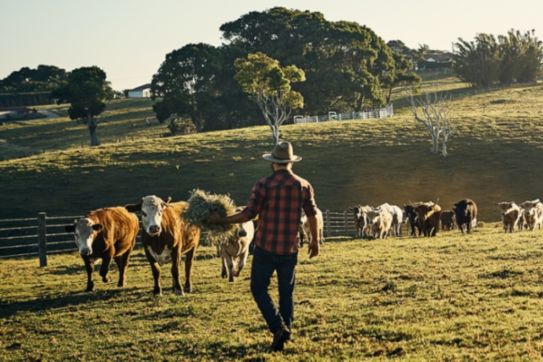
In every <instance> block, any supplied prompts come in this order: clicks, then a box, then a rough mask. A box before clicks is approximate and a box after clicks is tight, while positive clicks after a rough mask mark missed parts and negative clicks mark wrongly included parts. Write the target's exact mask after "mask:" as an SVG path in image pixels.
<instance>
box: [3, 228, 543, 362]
mask: <svg viewBox="0 0 543 362" xmlns="http://www.w3.org/2000/svg"><path fill="white" fill-rule="evenodd" d="M541 236H543V232H542V231H537V232H522V233H515V234H512V235H510V234H507V235H506V234H504V233H503V232H502V231H501V229H500V228H497V227H494V225H492V226H491V227H490V226H488V227H483V228H479V229H478V230H477V231H476V232H475V233H474V234H473V235H470V236H463V235H461V234H460V233H459V232H458V231H454V232H449V233H442V234H440V235H438V237H437V238H433V239H430V240H429V239H424V238H419V239H405V238H404V239H387V240H374V241H368V240H353V241H343V242H333V241H330V242H328V243H326V244H325V246H324V247H323V249H322V254H321V255H320V256H319V257H318V258H316V259H311V260H309V259H308V258H307V256H306V253H305V250H304V251H303V252H302V253H300V256H299V265H298V266H297V271H296V283H297V286H296V292H295V303H296V304H295V308H296V309H295V316H296V317H295V318H296V319H295V322H294V336H293V339H294V341H293V342H292V343H288V344H287V346H286V349H285V351H284V353H283V354H272V353H269V352H268V349H267V347H268V345H269V343H270V341H271V339H270V336H269V334H268V333H267V332H266V331H265V327H264V321H263V320H262V318H261V317H260V315H259V314H258V311H257V308H256V305H255V303H254V301H253V300H252V297H251V294H250V290H249V281H248V277H249V273H248V271H249V269H245V270H243V271H242V274H241V277H240V278H239V279H238V280H237V281H236V282H235V283H233V284H229V283H228V282H226V281H225V280H224V279H221V278H220V259H218V258H212V256H213V255H214V252H215V251H214V248H212V247H205V248H200V250H198V252H197V254H196V255H197V256H196V258H197V260H196V261H195V263H194V268H193V279H192V280H193V286H194V293H192V294H190V295H186V296H184V297H179V296H176V295H173V293H172V292H171V289H170V288H168V286H169V285H171V284H170V280H171V279H170V278H171V276H170V273H169V267H167V266H165V267H164V268H163V269H162V270H163V273H162V278H161V279H162V283H163V285H164V295H163V296H162V297H161V298H153V296H152V292H151V290H152V276H151V271H150V268H149V265H148V262H147V260H145V256H144V255H143V251H142V250H141V249H139V250H136V252H135V253H134V256H133V257H132V259H131V263H130V267H129V269H128V274H127V281H128V286H127V287H126V288H125V289H119V288H117V287H116V286H115V284H116V278H117V277H118V274H117V270H116V268H115V266H114V265H113V266H112V272H111V274H110V275H111V277H112V278H113V279H112V280H113V281H112V282H110V283H109V284H103V283H102V282H101V281H100V280H99V277H98V273H97V272H95V280H96V289H97V290H96V291H95V292H93V293H85V292H83V290H84V288H85V282H86V276H85V272H84V267H83V264H82V261H81V258H80V257H79V256H78V255H77V254H76V253H70V254H64V255H57V256H53V257H51V258H50V260H49V266H48V267H47V268H37V265H38V264H37V260H36V258H32V259H20V260H2V261H1V262H0V263H1V265H2V268H0V278H1V279H2V283H1V284H0V318H1V321H2V322H1V323H0V335H1V336H2V338H0V350H2V354H0V360H6V361H7V360H10V361H11V360H47V361H49V360H51V361H56V360H94V359H96V356H108V357H107V358H108V359H111V360H123V361H124V360H131V361H132V360H165V361H170V360H171V361H178V360H189V359H190V360H205V361H217V360H247V361H255V360H266V361H282V360H284V358H286V359H288V360H289V361H296V360H298V361H307V360H312V361H313V360H315V361H320V360H322V361H330V360H361V359H369V358H377V359H383V358H386V357H402V358H403V359H406V360H410V361H424V360H426V361H457V360H469V361H472V360H507V361H511V360H538V359H540V358H541V353H542V352H543V334H542V330H543V317H542V314H541V310H542V308H543V287H542V285H541V281H542V278H543V269H542V267H541V256H542V248H543V238H542V237H541ZM250 262H251V257H250V258H249V263H250ZM113 264H114V263H113ZM275 283H276V280H275V278H273V279H272V286H271V288H270V291H271V294H272V295H273V297H274V298H276V295H277V293H276V290H277V286H276V284H275ZM241 311H243V312H241ZM240 312H241V313H240Z"/></svg>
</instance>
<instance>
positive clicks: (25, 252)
mask: <svg viewBox="0 0 543 362" xmlns="http://www.w3.org/2000/svg"><path fill="white" fill-rule="evenodd" d="M323 216H324V236H325V237H331V236H352V237H354V236H355V235H356V231H355V223H354V218H353V215H352V213H351V212H350V211H330V210H326V211H324V213H323ZM79 217H81V216H47V214H46V213H45V212H40V213H39V214H38V215H37V217H35V218H20V219H0V259H3V258H12V257H28V256H37V257H38V258H39V261H40V266H41V267H45V266H47V255H51V254H59V253H65V252H73V251H76V250H77V247H76V246H75V243H74V240H73V236H72V235H73V234H72V233H67V232H63V231H60V230H59V228H61V227H64V226H67V225H71V224H72V223H73V220H74V219H77V218H79ZM48 221H51V222H52V223H51V224H49V223H48ZM63 221H64V222H63ZM4 226H5V227H4ZM28 232H31V233H30V234H28ZM138 240H139V236H138Z"/></svg>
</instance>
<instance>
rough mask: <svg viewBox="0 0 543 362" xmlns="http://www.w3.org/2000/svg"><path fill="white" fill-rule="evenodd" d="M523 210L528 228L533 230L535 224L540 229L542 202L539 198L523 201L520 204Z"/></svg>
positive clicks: (542, 223)
mask: <svg viewBox="0 0 543 362" xmlns="http://www.w3.org/2000/svg"><path fill="white" fill-rule="evenodd" d="M520 206H521V207H522V209H523V210H524V213H523V214H524V219H525V223H526V226H527V228H528V229H530V230H533V229H534V228H535V227H536V226H537V228H538V229H539V230H541V226H542V225H543V203H541V201H539V199H535V200H532V201H524V202H523V203H522V204H520Z"/></svg>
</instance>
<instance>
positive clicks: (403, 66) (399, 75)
mask: <svg viewBox="0 0 543 362" xmlns="http://www.w3.org/2000/svg"><path fill="white" fill-rule="evenodd" d="M392 56H393V58H394V69H393V71H392V72H391V73H390V77H389V78H386V79H385V81H384V84H383V86H385V87H386V88H387V94H386V103H390V99H391V97H392V90H393V89H394V88H395V87H400V86H406V85H411V86H416V85H417V84H419V83H420V81H421V79H420V77H419V76H418V75H417V73H416V72H415V71H414V70H413V63H412V62H411V61H410V60H409V59H408V58H407V57H406V56H405V55H403V54H401V53H399V52H393V53H392Z"/></svg>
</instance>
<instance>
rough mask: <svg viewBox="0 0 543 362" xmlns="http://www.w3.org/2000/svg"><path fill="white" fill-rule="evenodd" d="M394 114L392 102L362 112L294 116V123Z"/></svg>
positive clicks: (384, 116)
mask: <svg viewBox="0 0 543 362" xmlns="http://www.w3.org/2000/svg"><path fill="white" fill-rule="evenodd" d="M393 115H394V106H393V105H392V103H390V104H389V105H387V106H386V107H383V108H376V109H372V110H369V111H364V112H347V113H336V112H332V111H330V112H328V114H325V115H320V116H301V115H297V116H294V123H295V124H298V123H318V122H326V121H348V120H355V119H370V118H376V119H381V118H388V117H392V116H393Z"/></svg>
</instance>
